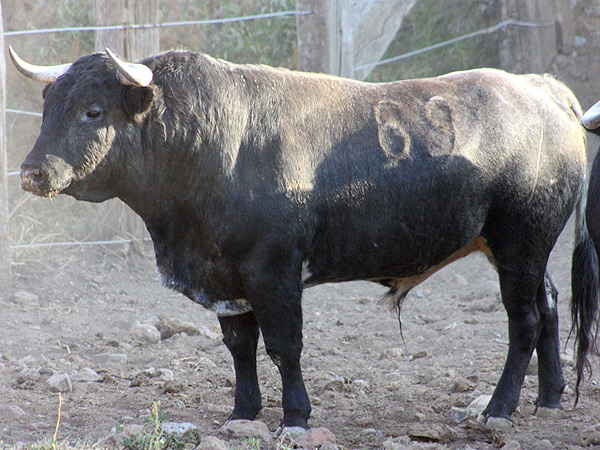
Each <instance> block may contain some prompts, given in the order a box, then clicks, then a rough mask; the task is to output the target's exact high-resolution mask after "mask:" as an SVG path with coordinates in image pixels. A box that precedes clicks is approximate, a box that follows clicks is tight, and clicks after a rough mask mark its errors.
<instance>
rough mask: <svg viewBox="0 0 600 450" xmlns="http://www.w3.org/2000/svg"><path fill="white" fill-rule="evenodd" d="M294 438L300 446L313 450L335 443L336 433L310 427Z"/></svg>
mask: <svg viewBox="0 0 600 450" xmlns="http://www.w3.org/2000/svg"><path fill="white" fill-rule="evenodd" d="M373 431H376V430H373ZM373 436H374V435H373ZM294 440H295V441H296V443H297V445H298V447H300V448H306V449H310V450H312V449H314V448H318V447H321V448H322V446H323V444H325V443H330V444H335V435H334V434H333V433H332V432H331V431H330V430H328V429H327V428H323V427H319V428H310V429H308V430H306V431H305V432H304V433H302V434H301V435H300V436H298V437H297V438H295V439H294Z"/></svg>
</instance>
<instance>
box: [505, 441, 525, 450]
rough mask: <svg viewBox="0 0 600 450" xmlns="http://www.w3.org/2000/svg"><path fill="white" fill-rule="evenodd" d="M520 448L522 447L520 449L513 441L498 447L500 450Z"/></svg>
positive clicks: (519, 445) (516, 442)
mask: <svg viewBox="0 0 600 450" xmlns="http://www.w3.org/2000/svg"><path fill="white" fill-rule="evenodd" d="M522 448H523V447H521V443H520V442H519V441H515V440H514V439H513V440H509V441H506V442H505V443H504V445H503V446H502V447H500V450H521V449H522Z"/></svg>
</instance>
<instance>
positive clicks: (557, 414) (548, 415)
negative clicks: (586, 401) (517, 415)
mask: <svg viewBox="0 0 600 450" xmlns="http://www.w3.org/2000/svg"><path fill="white" fill-rule="evenodd" d="M564 415H565V413H564V411H563V409H562V408H547V407H545V406H540V407H538V408H537V409H536V411H535V416H536V417H540V418H542V419H559V418H561V417H564Z"/></svg>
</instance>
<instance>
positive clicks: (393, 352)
mask: <svg viewBox="0 0 600 450" xmlns="http://www.w3.org/2000/svg"><path fill="white" fill-rule="evenodd" d="M402 355H404V349H403V348H402V347H393V348H388V349H385V350H384V351H383V353H382V354H381V358H380V359H387V358H391V359H399V358H400V357H402Z"/></svg>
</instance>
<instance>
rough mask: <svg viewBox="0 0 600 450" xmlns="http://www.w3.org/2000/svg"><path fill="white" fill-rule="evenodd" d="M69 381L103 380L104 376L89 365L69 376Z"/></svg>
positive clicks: (93, 381)
mask: <svg viewBox="0 0 600 450" xmlns="http://www.w3.org/2000/svg"><path fill="white" fill-rule="evenodd" d="M71 381H80V382H86V383H95V382H100V381H104V376H102V375H99V374H98V373H97V372H96V371H95V370H93V369H91V368H89V367H84V368H83V369H81V370H78V371H77V372H75V373H74V374H73V375H72V376H71Z"/></svg>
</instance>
